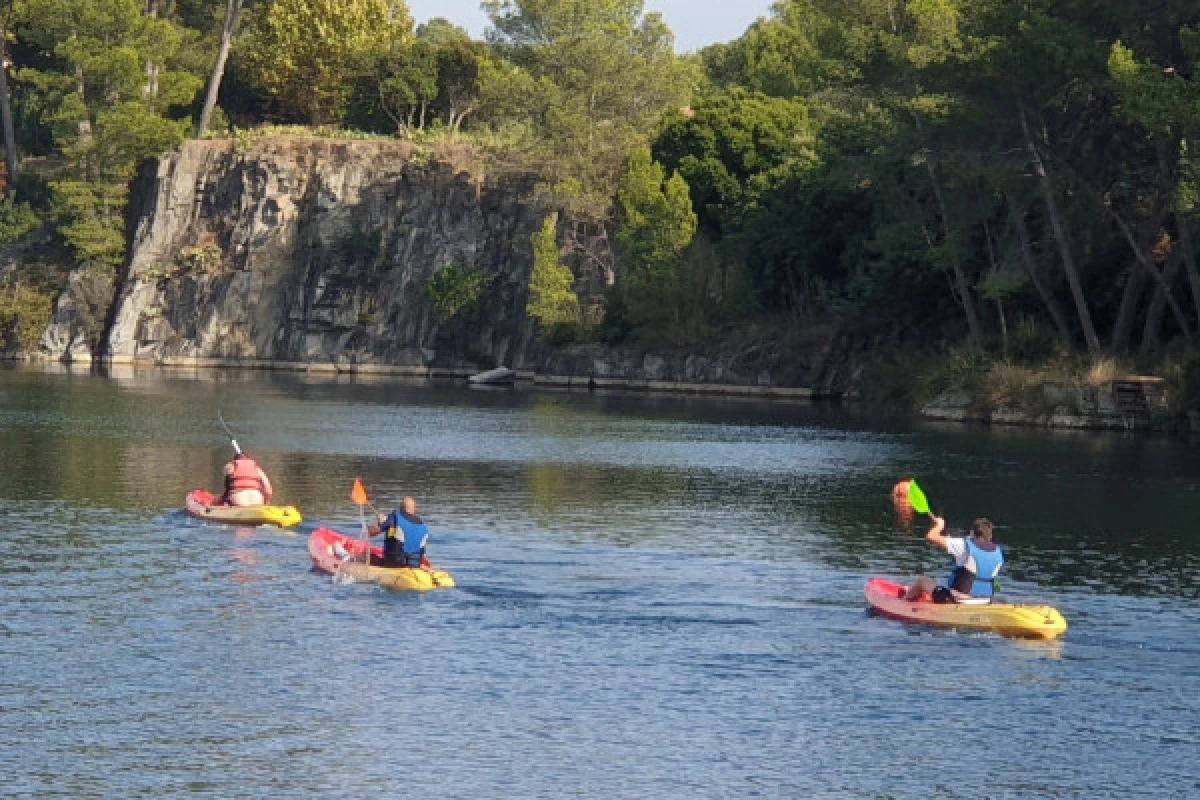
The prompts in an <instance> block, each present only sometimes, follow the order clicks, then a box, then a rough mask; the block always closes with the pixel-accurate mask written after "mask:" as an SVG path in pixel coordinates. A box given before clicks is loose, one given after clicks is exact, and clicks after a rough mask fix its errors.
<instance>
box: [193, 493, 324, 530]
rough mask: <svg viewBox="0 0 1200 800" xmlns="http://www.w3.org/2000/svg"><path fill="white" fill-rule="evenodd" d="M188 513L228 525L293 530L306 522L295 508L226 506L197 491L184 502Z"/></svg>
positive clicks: (198, 517)
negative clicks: (267, 526)
mask: <svg viewBox="0 0 1200 800" xmlns="http://www.w3.org/2000/svg"><path fill="white" fill-rule="evenodd" d="M184 505H185V506H187V512H188V513H189V514H191V515H192V516H193V517H195V518H197V519H203V520H208V521H209V522H223V523H225V524H227V525H277V526H279V527H280V528H291V527H294V526H296V525H299V524H300V523H301V522H303V521H304V517H302V516H301V515H300V511H299V510H298V509H297V508H296V507H295V506H225V505H221V504H220V502H219V501H218V499H217V498H216V497H214V496H213V495H211V494H209V493H208V492H206V491H204V490H203V489H196V490H195V491H193V492H191V493H189V494H188V496H187V500H186V501H185V502H184Z"/></svg>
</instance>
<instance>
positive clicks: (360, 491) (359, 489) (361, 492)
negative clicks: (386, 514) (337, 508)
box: [350, 478, 367, 506]
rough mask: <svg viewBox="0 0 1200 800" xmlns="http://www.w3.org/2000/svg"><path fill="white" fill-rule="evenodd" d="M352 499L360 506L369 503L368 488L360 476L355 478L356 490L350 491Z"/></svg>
mask: <svg viewBox="0 0 1200 800" xmlns="http://www.w3.org/2000/svg"><path fill="white" fill-rule="evenodd" d="M350 499H351V500H353V501H354V502H355V503H357V504H358V505H360V506H365V505H366V504H367V490H366V489H365V488H363V485H362V481H360V480H359V479H358V478H355V479H354V490H353V491H351V492H350Z"/></svg>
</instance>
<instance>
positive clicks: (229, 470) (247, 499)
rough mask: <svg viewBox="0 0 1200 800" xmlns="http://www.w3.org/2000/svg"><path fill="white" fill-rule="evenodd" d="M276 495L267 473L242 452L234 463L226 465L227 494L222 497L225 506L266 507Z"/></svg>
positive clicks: (235, 458)
mask: <svg viewBox="0 0 1200 800" xmlns="http://www.w3.org/2000/svg"><path fill="white" fill-rule="evenodd" d="M274 494H275V490H274V489H273V488H272V487H271V479H270V478H268V477H267V473H265V472H263V470H262V467H260V466H259V465H258V464H257V463H256V462H255V461H254V459H252V458H250V456H248V455H246V454H245V453H243V452H241V451H240V450H239V451H238V454H237V455H236V456H234V457H233V461H230V462H229V463H228V464H226V465H225V494H223V495H222V496H221V502H222V503H224V504H225V505H230V506H265V505H267V504H268V503H270V502H271V498H272V497H273V496H274Z"/></svg>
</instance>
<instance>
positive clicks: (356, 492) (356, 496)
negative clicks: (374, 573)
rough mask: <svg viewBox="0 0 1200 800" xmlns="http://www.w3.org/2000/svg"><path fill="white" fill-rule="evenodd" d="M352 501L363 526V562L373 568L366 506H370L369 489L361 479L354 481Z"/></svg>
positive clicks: (351, 493)
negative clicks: (356, 507)
mask: <svg viewBox="0 0 1200 800" xmlns="http://www.w3.org/2000/svg"><path fill="white" fill-rule="evenodd" d="M350 499H351V500H353V501H354V503H355V505H357V506H358V520H359V522H360V523H361V524H362V534H363V560H364V563H366V565H367V566H368V567H369V566H371V537H370V536H369V535H368V534H367V512H366V506H368V505H370V501H369V500H368V499H367V489H366V487H364V486H363V484H362V480H360V479H359V478H355V479H354V488H353V489H352V490H351V491H350Z"/></svg>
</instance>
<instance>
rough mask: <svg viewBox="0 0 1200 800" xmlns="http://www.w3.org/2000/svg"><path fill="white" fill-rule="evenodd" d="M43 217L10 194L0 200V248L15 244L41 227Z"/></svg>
mask: <svg viewBox="0 0 1200 800" xmlns="http://www.w3.org/2000/svg"><path fill="white" fill-rule="evenodd" d="M41 224H42V220H41V217H39V216H38V215H37V213H36V212H34V210H33V209H32V208H30V207H29V204H28V203H19V202H17V200H16V194H15V193H14V192H9V193H8V194H6V195H4V197H3V198H0V247H7V246H9V245H10V244H15V243H17V242H19V241H21V240H22V239H24V238H25V237H27V236H29V234H31V233H33V232H34V231H36V230H37V229H38V228H39V227H41Z"/></svg>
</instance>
